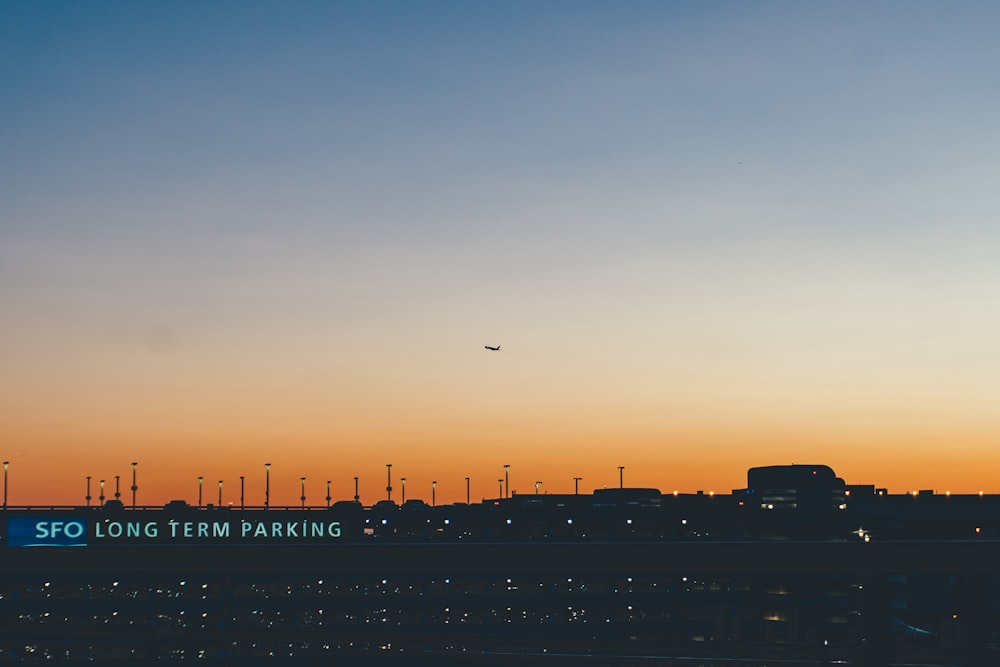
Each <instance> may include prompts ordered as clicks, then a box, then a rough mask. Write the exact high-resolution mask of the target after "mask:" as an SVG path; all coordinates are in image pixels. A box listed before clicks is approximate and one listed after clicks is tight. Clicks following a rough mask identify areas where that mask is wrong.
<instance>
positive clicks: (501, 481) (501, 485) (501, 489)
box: [497, 477, 503, 498]
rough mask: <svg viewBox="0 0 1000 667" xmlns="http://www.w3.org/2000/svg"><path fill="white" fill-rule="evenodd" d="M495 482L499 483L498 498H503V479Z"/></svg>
mask: <svg viewBox="0 0 1000 667" xmlns="http://www.w3.org/2000/svg"><path fill="white" fill-rule="evenodd" d="M497 481H498V482H500V495H499V496H498V497H499V498H503V477H501V478H500V479H498V480H497Z"/></svg>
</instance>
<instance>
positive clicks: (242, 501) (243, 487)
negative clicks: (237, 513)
mask: <svg viewBox="0 0 1000 667" xmlns="http://www.w3.org/2000/svg"><path fill="white" fill-rule="evenodd" d="M244 491H246V476H245V475H240V509H244V508H246V496H245V495H244Z"/></svg>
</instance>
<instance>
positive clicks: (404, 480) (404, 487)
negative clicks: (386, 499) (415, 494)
mask: <svg viewBox="0 0 1000 667" xmlns="http://www.w3.org/2000/svg"><path fill="white" fill-rule="evenodd" d="M399 483H400V484H402V486H403V491H402V493H403V498H402V500H401V501H400V502H402V503H403V504H404V505H405V504H406V478H405V477H400V478H399Z"/></svg>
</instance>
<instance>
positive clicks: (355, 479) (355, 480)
mask: <svg viewBox="0 0 1000 667" xmlns="http://www.w3.org/2000/svg"><path fill="white" fill-rule="evenodd" d="M360 497H361V496H359V495H358V478H357V477H355V478H354V502H358V499H359V498H360Z"/></svg>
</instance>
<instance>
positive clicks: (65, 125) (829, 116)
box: [0, 0, 1000, 504]
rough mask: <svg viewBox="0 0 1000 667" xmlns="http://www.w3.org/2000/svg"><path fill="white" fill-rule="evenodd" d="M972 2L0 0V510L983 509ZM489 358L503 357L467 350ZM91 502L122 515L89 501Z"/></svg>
mask: <svg viewBox="0 0 1000 667" xmlns="http://www.w3.org/2000/svg"><path fill="white" fill-rule="evenodd" d="M998 33H1000V7H997V6H996V5H994V4H993V3H986V2H954V3H940V2H921V1H919V0H918V1H915V2H910V1H908V2H880V3H870V2H838V3H802V2H774V1H770V0H764V1H762V2H754V3H744V2H685V1H683V0H678V1H676V2H641V1H625V2H588V1H585V0H580V1H573V2H562V1H559V0H553V1H547V2H516V1H515V2H502V3H468V2H434V1H431V2H422V3H413V2H395V1H388V0H387V1H376V2H353V3H352V2H301V1H297V0H292V1H290V2H252V1H251V2H226V1H220V2H212V3H203V2H193V1H191V2H185V1H179V2H169V3H137V2H113V1H112V2H101V3H80V2H69V1H58V0H56V1H54V2H45V3H30V2H19V1H16V0H10V1H8V2H2V3H0V369H2V373H0V457H2V458H3V459H4V460H9V461H10V468H9V479H8V484H9V500H10V503H11V504H63V503H67V504H68V503H73V504H80V503H82V502H83V498H84V494H85V483H86V482H85V480H86V477H87V476H90V477H92V484H93V492H92V493H93V495H94V497H95V499H96V497H97V495H98V481H99V480H100V479H105V480H107V482H106V483H107V485H108V490H107V491H106V493H107V495H108V496H109V497H110V496H111V494H112V491H111V487H112V486H113V482H112V480H113V479H114V477H115V476H116V475H118V476H119V477H120V478H121V480H122V482H121V484H122V489H126V488H127V487H128V486H129V485H130V484H131V479H130V475H131V467H130V463H131V462H132V461H136V462H138V466H137V475H138V486H139V492H138V500H139V504H159V503H163V502H166V501H167V500H170V499H174V498H180V499H185V500H187V501H188V502H196V501H197V493H198V482H197V478H198V477H199V476H201V477H203V478H204V480H205V482H204V484H205V501H206V502H213V501H215V500H216V494H217V483H218V481H219V480H222V481H223V483H224V485H223V496H224V497H223V502H224V503H232V502H239V497H238V496H239V492H238V488H239V478H240V476H243V477H244V478H245V488H246V502H247V503H248V504H249V503H261V502H263V487H264V483H265V467H264V464H265V463H271V464H272V466H271V472H270V475H271V494H272V495H271V502H272V504H279V503H289V504H298V503H299V502H300V493H301V487H302V482H301V478H302V477H305V478H306V481H305V488H306V495H307V499H308V503H309V504H320V503H324V502H325V495H326V488H325V484H326V482H327V481H328V480H329V483H330V485H331V489H332V490H331V493H332V495H333V498H334V500H337V499H344V498H350V497H353V495H354V488H353V487H354V481H353V480H354V477H358V478H359V482H358V484H359V491H360V495H361V499H362V501H363V502H366V503H369V504H370V503H373V502H375V501H377V500H380V499H382V498H384V497H386V490H385V487H386V485H387V479H386V473H387V469H386V464H392V469H391V474H392V478H393V499H394V500H400V499H401V498H400V493H401V483H400V481H399V478H400V477H406V478H407V482H406V490H407V498H424V499H425V500H430V496H431V488H432V483H433V482H436V500H437V502H438V503H442V502H453V501H464V500H465V496H466V483H465V478H466V477H468V478H469V488H470V497H471V499H472V500H473V502H477V501H478V500H480V499H481V498H484V497H487V498H488V497H495V496H496V495H497V494H498V493H499V488H500V487H499V483H498V480H499V479H501V478H503V476H504V469H503V466H504V465H509V466H510V490H511V491H513V492H517V493H534V492H535V490H536V482H541V485H539V486H538V487H537V488H538V489H539V490H540V492H542V493H545V492H548V493H570V492H572V491H573V488H574V486H573V478H574V477H581V478H582V480H581V482H580V489H581V491H587V492H589V491H590V490H592V489H595V488H603V487H608V486H617V485H618V483H619V469H618V468H619V466H624V471H623V473H622V475H623V480H624V483H625V485H626V486H642V487H656V488H659V489H661V490H663V491H667V492H669V491H672V490H675V489H676V490H679V491H681V492H694V491H696V490H706V491H707V490H714V491H717V492H728V491H730V490H731V489H735V488H742V487H744V486H745V485H746V470H747V469H748V468H750V467H753V466H759V465H773V464H789V463H809V464H813V463H821V464H826V465H830V466H831V467H833V468H834V470H835V471H836V472H837V473H838V475H840V476H841V477H843V478H844V479H845V480H846V481H847V482H848V483H849V484H872V483H874V484H876V485H879V486H887V487H889V489H890V491H891V492H905V491H909V490H912V489H937V490H939V491H945V490H950V491H952V492H976V491H979V490H982V489H985V490H986V491H987V492H991V493H1000V477H998V475H997V472H998V471H1000V447H998V446H997V444H998V439H1000V410H998V409H997V405H998V404H1000V372H998V371H1000V342H998V341H1000V219H998V212H1000V189H998V188H997V186H996V184H997V183H998V182H1000V124H998V123H997V120H996V119H997V118H998V117H1000V70H998V69H997V67H996V64H997V62H1000V43H998V42H997V40H996V38H995V36H996V35H997V34H998ZM484 345H501V346H502V347H501V350H500V351H499V352H492V351H489V350H486V349H484ZM124 495H125V496H126V497H128V495H129V493H128V492H127V491H125V492H124Z"/></svg>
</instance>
